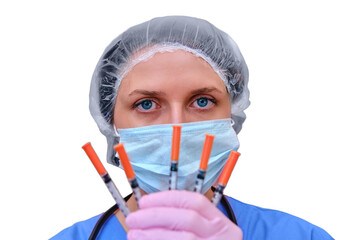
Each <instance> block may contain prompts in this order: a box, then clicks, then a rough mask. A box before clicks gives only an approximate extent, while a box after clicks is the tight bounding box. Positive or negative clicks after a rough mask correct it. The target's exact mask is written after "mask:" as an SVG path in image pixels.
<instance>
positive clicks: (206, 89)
mask: <svg viewBox="0 0 360 240" xmlns="http://www.w3.org/2000/svg"><path fill="white" fill-rule="evenodd" d="M210 92H218V93H222V92H221V91H220V90H219V89H217V88H215V87H211V88H206V87H205V88H200V89H196V90H194V91H191V93H192V94H202V93H210Z"/></svg>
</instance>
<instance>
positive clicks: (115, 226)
mask: <svg viewBox="0 0 360 240" xmlns="http://www.w3.org/2000/svg"><path fill="white" fill-rule="evenodd" d="M100 216H101V214H100V215H98V216H95V217H92V218H90V219H88V220H85V221H81V222H78V223H75V224H74V225H72V226H71V227H68V228H66V229H64V230H62V231H61V232H59V233H58V234H57V235H55V236H54V237H52V238H50V240H65V239H66V240H75V239H76V240H83V239H84V240H85V239H86V240H87V239H89V236H90V234H91V232H92V230H93V228H94V227H95V224H96V222H97V221H98V220H99V218H100ZM96 239H107V240H111V239H117V240H121V239H124V240H125V239H126V232H125V230H124V229H123V227H122V226H121V224H120V223H119V221H118V220H117V218H116V216H115V215H114V214H113V215H111V217H110V218H109V219H108V220H107V221H106V222H105V224H104V225H103V226H102V227H101V230H100V231H99V234H98V237H97V238H96Z"/></svg>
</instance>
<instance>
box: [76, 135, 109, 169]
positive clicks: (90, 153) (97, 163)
mask: <svg viewBox="0 0 360 240" xmlns="http://www.w3.org/2000/svg"><path fill="white" fill-rule="evenodd" d="M82 148H83V149H84V151H85V153H86V154H87V155H88V157H89V158H90V160H91V162H92V164H93V165H94V167H95V169H96V171H97V172H98V173H99V174H100V176H102V175H104V174H105V173H106V170H105V168H104V165H102V163H101V161H100V159H99V157H98V156H97V154H96V152H95V150H94V149H93V147H92V146H91V143H89V142H88V143H86V144H85V145H84V146H82Z"/></svg>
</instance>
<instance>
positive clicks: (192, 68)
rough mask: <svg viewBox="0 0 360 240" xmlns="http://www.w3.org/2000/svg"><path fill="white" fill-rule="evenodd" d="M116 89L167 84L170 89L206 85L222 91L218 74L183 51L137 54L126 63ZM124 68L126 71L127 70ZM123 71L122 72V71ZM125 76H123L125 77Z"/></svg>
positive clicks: (199, 58)
mask: <svg viewBox="0 0 360 240" xmlns="http://www.w3.org/2000/svg"><path fill="white" fill-rule="evenodd" d="M129 67H130V68H131V69H128V70H127V73H123V75H124V77H123V79H122V81H121V84H120V88H122V87H123V86H124V85H125V86H126V87H127V88H129V87H130V88H136V87H139V85H142V87H144V88H146V87H154V86H156V85H159V84H160V86H158V87H161V84H165V83H166V84H171V85H173V87H181V88H182V89H184V88H185V89H186V88H199V87H205V86H204V85H206V86H212V87H217V88H221V89H225V88H226V87H225V84H224V81H223V80H222V78H221V77H220V76H219V74H218V73H217V72H216V71H215V70H214V69H213V67H212V66H211V65H210V64H209V63H208V62H207V61H205V60H204V59H203V58H201V57H198V56H195V55H194V54H193V53H191V52H188V51H185V50H180V49H177V50H174V51H163V52H161V51H159V52H155V53H154V52H150V53H149V52H146V51H143V52H138V53H137V54H136V55H134V56H133V57H132V59H131V61H130V64H129ZM129 67H128V68H129ZM125 71H126V70H125ZM125 74H126V75H125Z"/></svg>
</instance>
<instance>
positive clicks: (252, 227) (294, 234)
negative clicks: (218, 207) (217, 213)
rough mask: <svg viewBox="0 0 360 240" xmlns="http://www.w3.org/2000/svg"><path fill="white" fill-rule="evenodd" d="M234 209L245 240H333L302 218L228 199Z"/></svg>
mask: <svg viewBox="0 0 360 240" xmlns="http://www.w3.org/2000/svg"><path fill="white" fill-rule="evenodd" d="M226 198H227V199H228V201H229V203H230V205H231V207H232V209H233V212H234V215H235V217H236V220H237V222H238V225H239V227H240V228H241V229H242V231H243V234H244V240H250V239H267V240H279V239H292V240H333V239H334V238H332V237H331V236H330V235H329V234H328V233H327V232H326V231H324V230H323V229H322V228H320V227H317V226H315V225H313V224H311V223H309V222H307V221H305V220H303V219H301V218H298V217H295V216H292V215H290V214H287V213H284V212H281V211H277V210H271V209H265V208H260V207H256V206H253V205H250V204H246V203H242V202H240V201H238V200H236V199H233V198H231V197H228V196H227V197H226Z"/></svg>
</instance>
